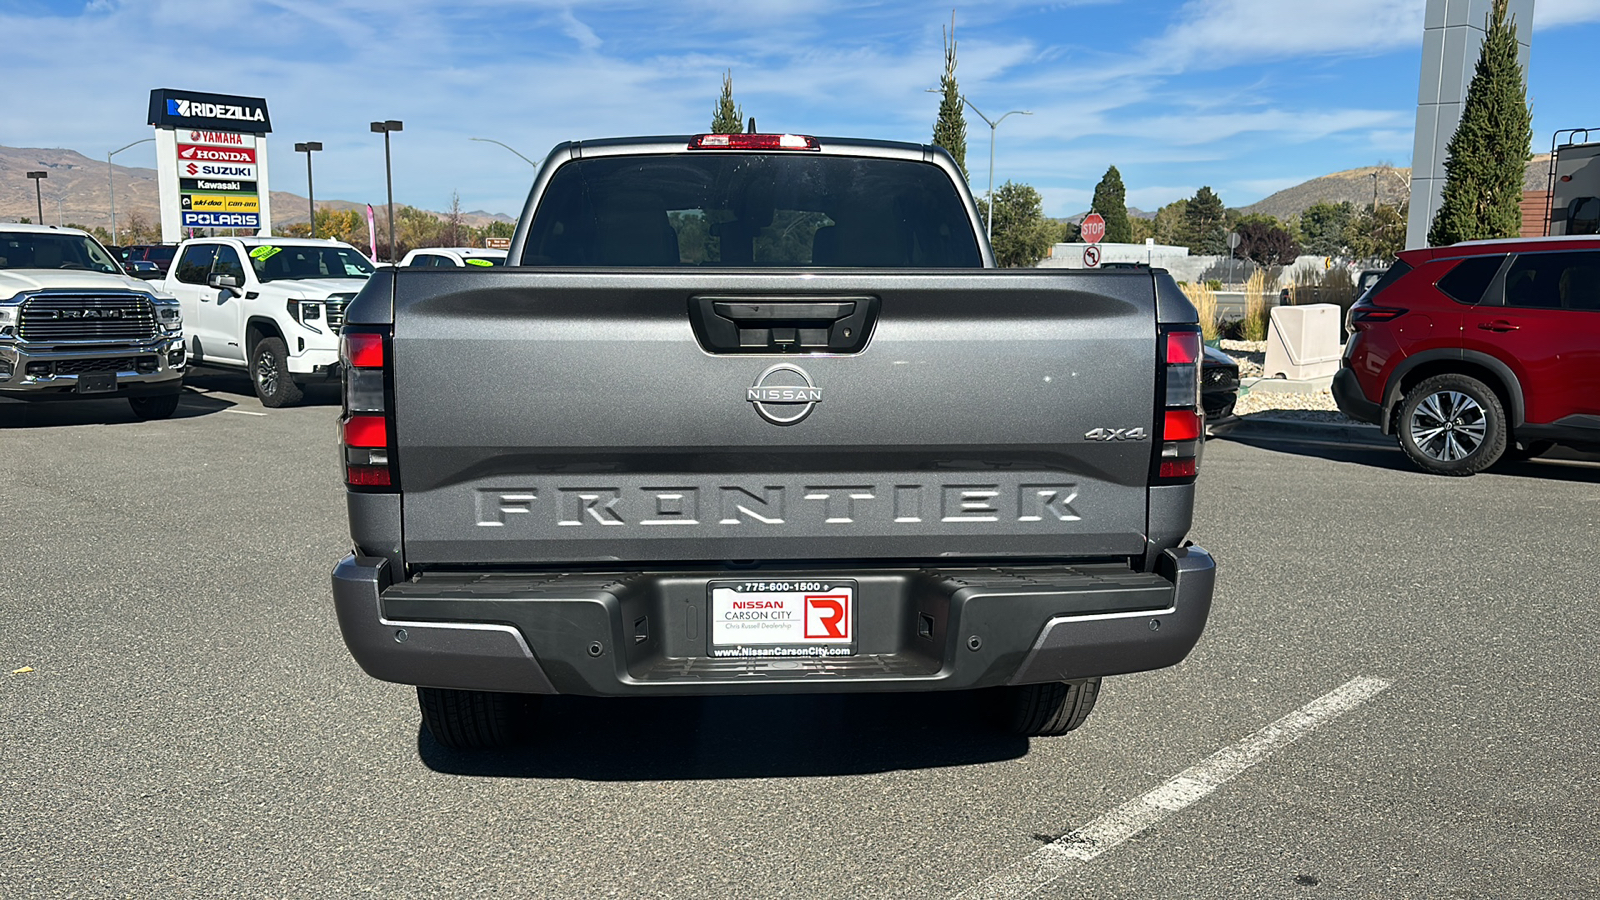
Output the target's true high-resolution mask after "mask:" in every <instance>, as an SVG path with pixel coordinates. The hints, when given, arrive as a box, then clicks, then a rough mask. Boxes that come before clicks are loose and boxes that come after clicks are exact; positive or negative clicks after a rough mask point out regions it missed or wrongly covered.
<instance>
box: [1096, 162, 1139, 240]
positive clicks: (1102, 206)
mask: <svg viewBox="0 0 1600 900" xmlns="http://www.w3.org/2000/svg"><path fill="white" fill-rule="evenodd" d="M1089 209H1090V210H1092V211H1094V212H1097V213H1099V214H1100V218H1102V219H1105V220H1106V236H1105V240H1106V241H1107V242H1109V243H1113V244H1126V243H1130V242H1131V241H1132V240H1133V223H1132V222H1130V221H1128V192H1127V190H1126V189H1125V188H1124V187H1123V186H1122V173H1121V172H1118V171H1117V167H1116V166H1112V167H1111V168H1109V169H1106V174H1105V177H1104V178H1101V179H1100V183H1099V184H1097V185H1095V186H1094V202H1093V203H1092V204H1090V206H1089Z"/></svg>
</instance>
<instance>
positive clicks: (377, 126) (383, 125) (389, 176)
mask: <svg viewBox="0 0 1600 900" xmlns="http://www.w3.org/2000/svg"><path fill="white" fill-rule="evenodd" d="M404 130H405V123H404V122H399V121H396V120H394V119H389V120H388V121H385V122H373V123H372V131H373V133H374V134H381V135H383V180H384V182H385V183H386V184H387V185H388V187H389V262H394V170H393V168H392V167H391V166H390V165H389V135H390V134H391V133H393V132H396V131H404ZM308 158H309V157H308Z"/></svg>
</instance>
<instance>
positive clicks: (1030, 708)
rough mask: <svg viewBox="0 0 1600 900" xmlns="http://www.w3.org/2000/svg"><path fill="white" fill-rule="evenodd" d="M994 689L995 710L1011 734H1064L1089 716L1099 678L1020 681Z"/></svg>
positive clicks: (1096, 694)
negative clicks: (995, 697)
mask: <svg viewBox="0 0 1600 900" xmlns="http://www.w3.org/2000/svg"><path fill="white" fill-rule="evenodd" d="M998 693H999V698H998V699H999V700H1000V702H999V704H997V706H998V708H997V709H996V710H995V711H996V713H998V715H999V717H1000V724H1001V726H1002V727H1004V728H1005V729H1006V730H1007V731H1009V732H1011V733H1012V734H1021V735H1026V736H1028V737H1047V736H1050V735H1057V734H1066V733H1067V732H1069V731H1071V730H1073V729H1074V728H1077V727H1078V726H1079V725H1082V724H1083V722H1084V720H1085V719H1087V718H1089V713H1091V712H1093V711H1094V702H1095V700H1096V699H1098V698H1099V696H1100V679H1098V678H1085V679H1083V680H1081V681H1051V682H1047V683H1045V684H1024V685H1018V686H1016V687H1006V688H1000V689H998Z"/></svg>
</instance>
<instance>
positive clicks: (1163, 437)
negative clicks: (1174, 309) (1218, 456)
mask: <svg viewBox="0 0 1600 900" xmlns="http://www.w3.org/2000/svg"><path fill="white" fill-rule="evenodd" d="M1204 354H1205V351H1204V350H1203V349H1201V343H1200V331H1199V329H1196V328H1193V327H1183V328H1172V329H1169V330H1163V331H1162V332H1161V366H1160V383H1159V384H1158V385H1157V388H1156V397H1157V398H1158V399H1159V400H1160V401H1161V402H1160V404H1159V408H1158V409H1157V410H1156V447H1157V448H1159V449H1158V453H1157V456H1156V459H1155V467H1154V468H1155V472H1154V473H1153V474H1154V476H1155V480H1156V481H1157V482H1158V483H1168V484H1174V483H1177V484H1182V483H1187V482H1191V481H1193V480H1194V478H1195V475H1196V474H1197V471H1198V469H1197V463H1196V460H1197V458H1198V457H1199V450H1200V441H1201V440H1203V439H1204V438H1205V427H1206V426H1205V420H1204V419H1203V418H1202V417H1201V413H1200V361H1201V359H1202V358H1203V357H1204Z"/></svg>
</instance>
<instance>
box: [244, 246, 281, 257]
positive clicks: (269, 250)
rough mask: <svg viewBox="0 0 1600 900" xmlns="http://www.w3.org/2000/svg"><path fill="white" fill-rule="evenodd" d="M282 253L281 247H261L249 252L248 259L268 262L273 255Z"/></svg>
mask: <svg viewBox="0 0 1600 900" xmlns="http://www.w3.org/2000/svg"><path fill="white" fill-rule="evenodd" d="M282 252H283V248H282V247H268V246H262V247H257V248H255V249H254V250H251V251H250V258H251V259H260V260H268V259H271V258H272V257H273V256H274V255H276V254H279V253H282Z"/></svg>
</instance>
